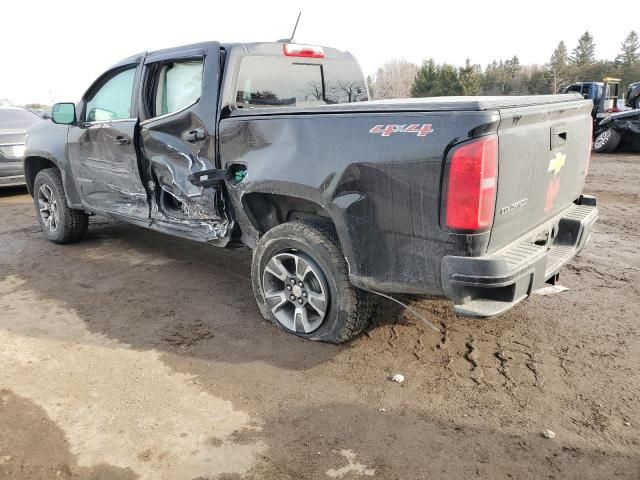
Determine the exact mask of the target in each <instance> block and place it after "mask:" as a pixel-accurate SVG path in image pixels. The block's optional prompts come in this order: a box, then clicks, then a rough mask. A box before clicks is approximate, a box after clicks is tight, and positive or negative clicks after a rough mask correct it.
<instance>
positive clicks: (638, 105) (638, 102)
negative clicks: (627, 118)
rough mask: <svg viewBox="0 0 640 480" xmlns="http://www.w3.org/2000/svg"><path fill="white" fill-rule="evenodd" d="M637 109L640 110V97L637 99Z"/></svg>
mask: <svg viewBox="0 0 640 480" xmlns="http://www.w3.org/2000/svg"><path fill="white" fill-rule="evenodd" d="M636 109H638V110H640V95H638V96H637V97H636Z"/></svg>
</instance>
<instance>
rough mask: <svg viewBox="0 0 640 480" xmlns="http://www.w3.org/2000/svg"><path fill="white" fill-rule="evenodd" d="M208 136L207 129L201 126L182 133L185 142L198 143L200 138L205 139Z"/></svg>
mask: <svg viewBox="0 0 640 480" xmlns="http://www.w3.org/2000/svg"><path fill="white" fill-rule="evenodd" d="M206 137H207V135H206V133H205V131H204V130H203V129H201V128H195V129H193V130H189V131H187V132H184V133H183V134H182V139H183V140H184V141H185V142H189V143H196V142H199V141H200V140H204V139H205V138H206Z"/></svg>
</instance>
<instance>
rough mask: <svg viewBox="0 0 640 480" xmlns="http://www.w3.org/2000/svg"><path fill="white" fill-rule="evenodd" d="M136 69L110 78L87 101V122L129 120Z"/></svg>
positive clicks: (130, 69) (133, 68)
mask: <svg viewBox="0 0 640 480" xmlns="http://www.w3.org/2000/svg"><path fill="white" fill-rule="evenodd" d="M135 75H136V67H132V68H129V69H127V70H124V71H122V72H120V73H117V74H116V75H114V76H113V77H111V78H110V79H109V80H107V82H106V83H105V84H103V85H102V86H101V87H100V89H99V90H98V91H97V92H95V93H94V94H93V96H92V97H91V98H90V99H89V100H88V101H87V108H86V117H85V120H86V121H87V122H96V121H104V120H121V119H126V118H131V117H132V114H131V100H132V98H133V81H134V79H135Z"/></svg>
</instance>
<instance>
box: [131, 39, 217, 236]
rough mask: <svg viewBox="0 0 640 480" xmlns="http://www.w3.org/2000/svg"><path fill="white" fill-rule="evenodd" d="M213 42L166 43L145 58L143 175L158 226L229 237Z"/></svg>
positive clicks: (215, 54) (142, 103)
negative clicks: (219, 162)
mask: <svg viewBox="0 0 640 480" xmlns="http://www.w3.org/2000/svg"><path fill="white" fill-rule="evenodd" d="M219 78H220V45H219V44H218V43H215V42H210V43H206V44H200V45H196V46H191V47H185V48H181V49H173V50H165V51H162V52H158V53H155V54H151V55H149V56H148V57H147V58H146V59H145V63H144V74H143V85H142V89H141V105H142V106H143V108H141V115H142V121H141V122H140V147H141V169H142V178H143V181H144V182H145V185H146V186H147V189H148V192H149V198H150V202H151V210H150V219H151V221H152V222H153V223H154V224H155V225H156V226H158V227H162V228H168V229H173V230H176V231H177V232H179V234H180V235H183V236H189V237H192V238H194V239H196V240H201V241H215V240H220V239H225V238H227V237H228V234H229V230H230V228H229V227H230V225H229V221H228V219H227V216H226V214H225V211H224V204H223V197H222V180H224V172H223V171H221V170H219V169H218V168H217V140H216V138H217V116H218V112H217V108H218V88H219Z"/></svg>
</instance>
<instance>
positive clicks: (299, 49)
mask: <svg viewBox="0 0 640 480" xmlns="http://www.w3.org/2000/svg"><path fill="white" fill-rule="evenodd" d="M282 50H283V52H284V54H285V55H286V56H287V57H304V58H324V48H322V47H317V46H315V45H301V44H298V43H285V44H284V46H283V47H282Z"/></svg>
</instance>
